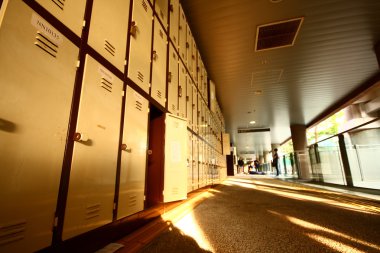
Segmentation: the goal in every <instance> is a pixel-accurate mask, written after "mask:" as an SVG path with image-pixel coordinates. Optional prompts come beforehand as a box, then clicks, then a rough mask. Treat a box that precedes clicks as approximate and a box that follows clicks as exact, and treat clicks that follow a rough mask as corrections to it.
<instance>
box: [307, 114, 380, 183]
mask: <svg viewBox="0 0 380 253" xmlns="http://www.w3.org/2000/svg"><path fill="white" fill-rule="evenodd" d="M309 156H310V162H311V171H312V179H314V180H316V181H321V182H325V183H332V184H339V185H348V186H355V187H364V188H370V189H380V121H379V120H378V119H376V120H372V121H370V122H368V123H366V124H363V125H360V126H358V127H356V128H353V129H351V130H348V131H345V132H343V133H340V134H338V135H335V136H332V137H329V138H328V139H325V140H323V141H320V142H317V143H315V144H313V145H311V146H309Z"/></svg>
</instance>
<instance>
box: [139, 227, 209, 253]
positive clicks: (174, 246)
mask: <svg viewBox="0 0 380 253" xmlns="http://www.w3.org/2000/svg"><path fill="white" fill-rule="evenodd" d="M150 252H165V253H178V252H186V253H191V252H194V253H196V252H202V253H208V252H211V251H208V250H205V249H202V248H201V247H200V246H199V245H198V243H197V242H196V241H195V240H194V239H193V238H192V237H190V236H187V235H185V234H184V233H183V232H182V231H181V230H179V229H178V228H176V227H175V226H174V225H173V224H171V225H170V227H169V230H168V231H166V232H164V233H162V234H161V235H160V236H158V237H157V238H155V239H154V240H153V241H152V242H151V243H149V244H148V245H146V246H145V247H144V248H143V249H141V251H139V253H150Z"/></svg>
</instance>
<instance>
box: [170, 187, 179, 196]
mask: <svg viewBox="0 0 380 253" xmlns="http://www.w3.org/2000/svg"><path fill="white" fill-rule="evenodd" d="M178 193H179V190H178V187H173V188H172V194H173V195H178Z"/></svg>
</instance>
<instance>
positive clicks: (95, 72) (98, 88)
mask: <svg viewBox="0 0 380 253" xmlns="http://www.w3.org/2000/svg"><path fill="white" fill-rule="evenodd" d="M122 91H123V82H122V81H121V80H120V79H118V78H117V77H116V76H114V75H113V74H112V73H111V72H109V71H108V70H107V69H106V68H104V67H103V66H102V65H100V64H99V63H98V62H97V61H96V60H94V59H93V58H92V57H90V56H89V55H87V56H86V62H85V67H84V77H83V82H82V92H81V98H80V105H79V112H78V122H77V127H76V134H75V137H74V139H75V140H76V142H75V143H74V151H73V158H72V165H71V172H70V182H69V191H68V196H67V204H66V212H65V220H64V227H63V239H64V240H66V239H68V238H71V237H73V236H76V235H79V234H82V233H84V232H87V231H90V230H92V229H95V228H97V227H100V226H102V225H105V224H107V223H110V222H111V221H112V216H113V208H114V193H115V181H116V166H117V154H118V145H119V133H120V113H121V102H122Z"/></svg>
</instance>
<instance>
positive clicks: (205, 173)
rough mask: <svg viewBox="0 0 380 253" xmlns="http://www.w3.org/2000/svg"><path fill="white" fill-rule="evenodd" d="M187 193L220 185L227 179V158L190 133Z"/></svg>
mask: <svg viewBox="0 0 380 253" xmlns="http://www.w3.org/2000/svg"><path fill="white" fill-rule="evenodd" d="M187 145H188V149H187V150H188V153H187V169H188V173H187V176H188V177H187V178H188V183H187V187H188V188H187V191H188V192H191V191H194V190H197V189H199V188H202V187H204V186H207V185H214V184H219V183H220V182H221V181H223V180H224V179H225V178H226V174H225V173H223V172H224V171H226V159H225V156H223V155H222V154H220V153H218V152H216V151H215V150H214V149H212V148H211V147H210V146H209V145H208V144H206V143H205V142H203V141H202V140H201V139H199V138H198V137H197V136H195V135H193V134H192V133H191V132H188V141H187Z"/></svg>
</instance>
